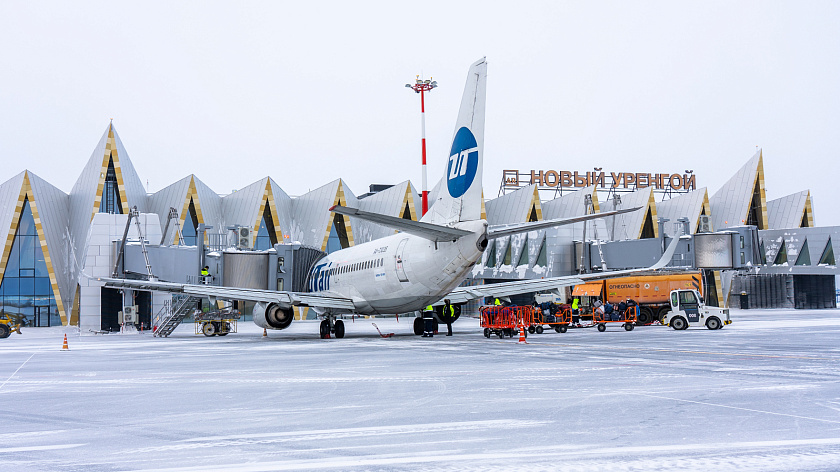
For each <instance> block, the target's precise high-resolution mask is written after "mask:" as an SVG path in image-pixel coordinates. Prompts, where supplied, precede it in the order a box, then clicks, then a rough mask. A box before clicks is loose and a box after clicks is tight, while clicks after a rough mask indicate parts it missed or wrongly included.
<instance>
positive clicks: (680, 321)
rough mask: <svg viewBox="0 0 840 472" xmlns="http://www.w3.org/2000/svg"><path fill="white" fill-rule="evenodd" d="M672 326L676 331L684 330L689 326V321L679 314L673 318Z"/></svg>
mask: <svg viewBox="0 0 840 472" xmlns="http://www.w3.org/2000/svg"><path fill="white" fill-rule="evenodd" d="M671 327H672V328H674V329H675V330H676V331H682V330H684V329H687V328H688V322H687V321H685V318H683V317H682V316H677V317H674V319H672V320H671Z"/></svg>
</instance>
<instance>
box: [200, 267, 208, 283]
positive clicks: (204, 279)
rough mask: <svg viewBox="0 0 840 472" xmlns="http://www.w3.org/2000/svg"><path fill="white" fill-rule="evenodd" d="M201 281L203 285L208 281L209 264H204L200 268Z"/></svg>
mask: <svg viewBox="0 0 840 472" xmlns="http://www.w3.org/2000/svg"><path fill="white" fill-rule="evenodd" d="M201 283H203V284H205V285H207V284H209V283H210V266H204V268H203V269H201Z"/></svg>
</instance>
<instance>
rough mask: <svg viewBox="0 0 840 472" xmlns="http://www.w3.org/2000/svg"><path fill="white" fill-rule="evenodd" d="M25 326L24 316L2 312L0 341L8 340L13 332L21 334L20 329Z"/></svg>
mask: <svg viewBox="0 0 840 472" xmlns="http://www.w3.org/2000/svg"><path fill="white" fill-rule="evenodd" d="M22 325H23V316H20V315H11V314H7V313H5V312H2V311H0V339H3V338H8V337H9V335H10V334H12V331H15V332H17V334H20V327H21V326H22Z"/></svg>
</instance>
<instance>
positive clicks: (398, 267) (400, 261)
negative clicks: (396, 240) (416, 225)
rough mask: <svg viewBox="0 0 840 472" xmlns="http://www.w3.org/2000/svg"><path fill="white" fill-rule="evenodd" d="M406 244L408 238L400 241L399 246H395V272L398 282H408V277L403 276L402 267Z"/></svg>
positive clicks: (403, 269)
mask: <svg viewBox="0 0 840 472" xmlns="http://www.w3.org/2000/svg"><path fill="white" fill-rule="evenodd" d="M407 243H408V238H406V239H403V240H402V241H400V244H399V245H397V260H396V270H397V278H399V279H400V282H408V277H407V276H406V275H405V267H403V251H404V250H405V245H406V244H407Z"/></svg>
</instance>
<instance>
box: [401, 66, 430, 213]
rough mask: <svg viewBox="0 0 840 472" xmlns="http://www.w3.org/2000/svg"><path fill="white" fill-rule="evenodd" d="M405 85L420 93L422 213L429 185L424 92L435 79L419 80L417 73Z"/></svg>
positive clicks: (426, 204)
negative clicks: (411, 82)
mask: <svg viewBox="0 0 840 472" xmlns="http://www.w3.org/2000/svg"><path fill="white" fill-rule="evenodd" d="M405 86H406V87H408V88H410V89H411V90H414V93H419V94H420V144H421V146H422V149H423V182H422V192H423V193H422V195H423V214H424V215H425V214H426V211H428V210H429V187H428V184H427V182H426V97H425V93H426V92H431V91H432V89H433V88H435V87H437V81H434V80H432V78H431V77H429V78H428V79H426V80H421V79H420V76H419V75H418V76H417V78H416V79H414V84H413V85H412V84H405Z"/></svg>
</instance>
